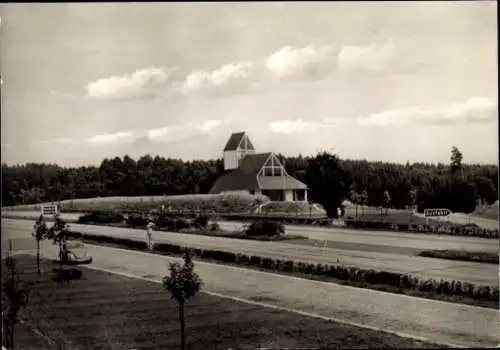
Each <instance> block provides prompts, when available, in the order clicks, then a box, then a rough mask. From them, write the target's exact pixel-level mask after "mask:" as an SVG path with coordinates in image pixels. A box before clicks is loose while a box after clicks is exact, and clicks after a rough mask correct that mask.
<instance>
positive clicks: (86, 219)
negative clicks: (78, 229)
mask: <svg viewBox="0 0 500 350" xmlns="http://www.w3.org/2000/svg"><path fill="white" fill-rule="evenodd" d="M124 220H125V217H124V216H123V215H121V214H116V213H107V212H98V211H95V212H92V213H90V214H85V215H82V216H80V217H79V218H78V220H77V222H78V223H79V224H89V223H93V224H118V223H122V222H123V221H124Z"/></svg>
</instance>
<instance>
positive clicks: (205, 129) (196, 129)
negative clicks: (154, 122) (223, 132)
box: [147, 120, 231, 140]
mask: <svg viewBox="0 0 500 350" xmlns="http://www.w3.org/2000/svg"><path fill="white" fill-rule="evenodd" d="M229 123H231V121H229V120H205V121H203V122H200V123H194V122H193V123H187V124H181V125H169V126H165V127H162V128H154V129H149V130H148V131H147V137H148V138H149V139H150V140H155V139H157V140H172V139H184V138H187V137H191V136H193V135H196V134H206V133H209V132H210V131H212V130H214V129H216V128H219V127H221V126H222V125H226V124H229Z"/></svg>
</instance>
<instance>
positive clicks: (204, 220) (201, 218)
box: [193, 215, 208, 228]
mask: <svg viewBox="0 0 500 350" xmlns="http://www.w3.org/2000/svg"><path fill="white" fill-rule="evenodd" d="M193 224H194V226H195V227H197V228H207V226H208V216H207V215H198V216H197V217H196V219H194V223H193Z"/></svg>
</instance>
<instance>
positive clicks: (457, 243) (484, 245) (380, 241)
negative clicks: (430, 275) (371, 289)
mask: <svg viewBox="0 0 500 350" xmlns="http://www.w3.org/2000/svg"><path fill="white" fill-rule="evenodd" d="M2 214H4V213H2ZM6 214H8V215H9V216H24V217H31V218H33V219H35V218H37V217H38V216H39V215H40V213H39V212H21V211H19V212H6ZM80 215H82V214H78V213H62V214H61V217H62V218H63V219H64V220H67V221H68V222H71V221H72V222H74V221H76V220H77V219H78V217H79V216H80ZM219 224H220V226H221V228H222V229H226V230H241V229H242V228H243V226H244V225H245V224H244V223H242V222H234V221H219ZM286 231H287V233H288V234H291V235H302V236H306V237H309V238H310V239H317V240H327V241H335V242H347V243H353V244H356V243H360V244H365V245H366V244H368V245H374V246H389V247H408V248H415V249H422V250H424V249H464V250H468V251H485V252H498V249H499V246H498V240H494V239H486V238H479V237H463V236H450V235H435V234H421V233H420V234H419V233H398V232H389V231H370V230H351V229H345V228H328V227H314V226H297V225H286ZM385 250H387V249H385ZM385 250H384V251H385Z"/></svg>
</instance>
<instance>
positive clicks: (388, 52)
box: [337, 41, 422, 74]
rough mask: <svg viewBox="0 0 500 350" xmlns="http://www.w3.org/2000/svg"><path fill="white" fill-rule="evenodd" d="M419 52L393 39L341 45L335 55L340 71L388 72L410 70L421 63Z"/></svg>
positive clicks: (362, 72)
mask: <svg viewBox="0 0 500 350" xmlns="http://www.w3.org/2000/svg"><path fill="white" fill-rule="evenodd" d="M418 54H419V53H417V52H414V51H413V50H411V49H410V48H405V47H403V46H402V45H396V44H395V42H394V41H389V42H386V43H385V44H372V45H367V46H352V45H346V46H343V47H342V48H341V49H340V51H339V53H338V56H337V70H338V71H339V72H340V73H361V74H366V73H389V72H401V71H411V70H412V69H415V68H418V67H420V66H421V65H422V62H421V60H420V58H419V57H418V56H419V55H418Z"/></svg>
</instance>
